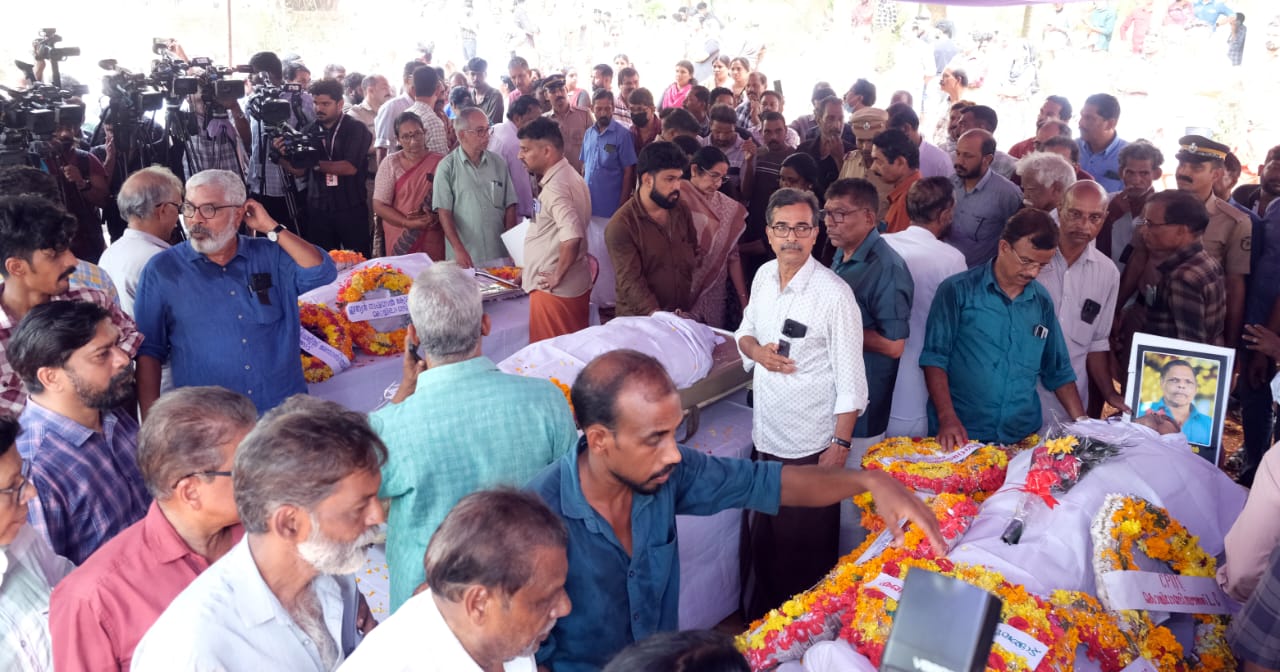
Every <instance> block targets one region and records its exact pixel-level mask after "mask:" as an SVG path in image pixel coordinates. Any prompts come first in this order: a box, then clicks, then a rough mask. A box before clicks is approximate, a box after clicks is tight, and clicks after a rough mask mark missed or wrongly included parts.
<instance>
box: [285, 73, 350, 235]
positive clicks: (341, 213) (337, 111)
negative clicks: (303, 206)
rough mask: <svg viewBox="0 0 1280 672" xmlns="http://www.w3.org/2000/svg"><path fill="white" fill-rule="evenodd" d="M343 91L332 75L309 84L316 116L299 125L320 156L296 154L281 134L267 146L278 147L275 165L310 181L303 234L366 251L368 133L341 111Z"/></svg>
mask: <svg viewBox="0 0 1280 672" xmlns="http://www.w3.org/2000/svg"><path fill="white" fill-rule="evenodd" d="M342 94H343V91H342V83H341V82H339V81H337V80H333V79H322V80H320V81H318V82H315V83H313V84H312V85H311V96H312V98H313V99H314V103H315V114H316V120H315V121H314V122H312V123H311V124H310V125H308V126H307V127H306V128H305V129H303V135H305V136H309V137H312V138H318V139H319V141H320V145H321V148H322V149H323V155H322V156H321V157H319V158H318V159H311V158H310V157H307V156H301V157H300V156H299V152H298V151H296V150H295V149H294V148H291V147H290V144H289V142H288V140H289V139H288V138H285V137H277V138H276V139H275V140H274V141H273V142H272V146H273V147H274V148H275V149H276V151H278V152H280V167H281V168H283V169H285V170H286V171H288V172H289V173H290V174H292V175H294V176H296V177H303V176H306V178H307V182H308V184H309V185H310V187H309V188H308V190H307V211H308V213H309V216H308V219H307V229H306V232H305V233H306V235H305V236H304V237H305V238H306V239H307V240H308V241H309V242H311V243H313V244H315V245H319V246H320V247H321V248H323V249H326V250H334V249H348V250H356V251H358V252H360V253H362V254H364V255H365V256H369V255H370V242H371V241H370V231H369V210H368V202H367V198H368V189H367V186H366V184H365V179H366V175H367V173H368V163H367V160H366V155H367V154H368V152H369V146H370V145H371V144H373V134H371V133H370V132H369V129H367V128H365V126H364V124H361V123H360V122H359V121H357V120H355V119H351V118H348V117H347V116H346V115H345V114H343V112H342V107H343V97H342Z"/></svg>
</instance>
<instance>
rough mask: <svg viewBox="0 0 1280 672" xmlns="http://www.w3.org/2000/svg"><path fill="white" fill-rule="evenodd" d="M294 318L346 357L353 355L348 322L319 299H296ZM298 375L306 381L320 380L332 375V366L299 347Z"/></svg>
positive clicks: (315, 381) (318, 381) (316, 381)
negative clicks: (300, 368) (317, 300)
mask: <svg viewBox="0 0 1280 672" xmlns="http://www.w3.org/2000/svg"><path fill="white" fill-rule="evenodd" d="M298 318H299V319H300V320H301V322H302V328H303V329H306V330H307V331H308V332H310V333H311V334H312V335H313V336H315V337H316V338H318V339H320V340H322V341H324V342H325V343H328V344H329V345H330V346H332V347H333V348H334V349H336V350H337V351H338V352H341V353H342V355H343V356H344V357H346V358H347V359H348V360H350V359H352V358H353V357H355V350H354V348H353V347H352V342H351V331H350V330H349V329H348V326H349V325H350V323H349V322H347V318H346V317H344V316H343V315H342V314H341V313H339V312H337V311H334V310H331V309H330V308H329V307H328V306H326V305H324V304H321V303H304V302H301V301H299V302H298ZM302 375H303V377H305V378H306V379H307V382H308V383H320V382H323V381H326V380H329V379H330V378H332V377H333V375H334V371H333V369H332V368H331V367H330V366H329V365H328V364H326V363H325V361H324V360H323V359H320V358H319V357H316V356H315V355H312V354H310V353H308V352H307V351H305V350H303V351H302Z"/></svg>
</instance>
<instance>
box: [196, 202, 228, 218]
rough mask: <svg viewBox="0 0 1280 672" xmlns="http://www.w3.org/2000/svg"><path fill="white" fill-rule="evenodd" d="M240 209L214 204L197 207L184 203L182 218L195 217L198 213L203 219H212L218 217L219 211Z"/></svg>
mask: <svg viewBox="0 0 1280 672" xmlns="http://www.w3.org/2000/svg"><path fill="white" fill-rule="evenodd" d="M238 207H240V206H239V205H214V204H212V203H205V204H204V205H195V204H194V203H183V204H182V216H183V217H195V216H196V213H197V212H198V213H200V216H201V217H204V218H205V219H212V218H214V217H217V216H218V211H219V210H225V209H227V208H238Z"/></svg>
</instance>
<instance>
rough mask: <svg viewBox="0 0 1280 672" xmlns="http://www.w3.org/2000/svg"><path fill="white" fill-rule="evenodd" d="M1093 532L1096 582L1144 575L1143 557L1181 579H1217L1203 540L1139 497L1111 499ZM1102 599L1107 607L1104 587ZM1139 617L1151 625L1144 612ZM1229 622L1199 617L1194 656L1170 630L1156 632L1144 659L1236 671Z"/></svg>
mask: <svg viewBox="0 0 1280 672" xmlns="http://www.w3.org/2000/svg"><path fill="white" fill-rule="evenodd" d="M1090 531H1091V534H1092V537H1093V548H1094V555H1093V564H1094V574H1095V575H1097V576H1098V577H1101V576H1102V575H1103V574H1106V573H1108V572H1113V571H1130V570H1138V569H1140V567H1139V565H1138V562H1137V554H1138V553H1139V552H1141V553H1142V554H1144V555H1146V556H1147V557H1149V558H1151V559H1152V560H1158V561H1160V562H1163V563H1165V564H1166V565H1168V566H1169V568H1170V569H1172V570H1173V571H1174V572H1175V573H1177V574H1179V575H1181V576H1199V577H1213V576H1215V575H1216V573H1217V561H1215V560H1214V558H1213V556H1211V555H1209V554H1208V553H1206V552H1205V551H1204V549H1203V548H1201V547H1200V540H1199V539H1197V538H1196V537H1195V536H1193V535H1192V534H1191V533H1190V532H1188V531H1187V529H1186V528H1185V527H1183V526H1182V523H1180V522H1178V521H1177V519H1175V518H1174V517H1173V516H1170V515H1169V512H1168V511H1166V510H1165V509H1163V508H1161V507H1158V506H1156V505H1155V504H1152V503H1151V502H1149V501H1147V500H1145V499H1142V498H1140V497H1129V496H1125V495H1109V496H1108V497H1107V499H1106V501H1105V502H1104V503H1103V505H1102V509H1101V510H1099V512H1098V515H1097V516H1096V517H1095V518H1094V521H1093V525H1092V527H1091V530H1090ZM1098 597H1099V601H1100V602H1101V603H1102V604H1104V605H1105V604H1107V595H1106V593H1105V589H1104V588H1103V584H1102V582H1101V581H1099V583H1098ZM1121 613H1124V612H1121ZM1140 613H1141V616H1142V617H1143V618H1145V619H1146V620H1147V622H1148V623H1149V622H1150V619H1149V618H1148V617H1147V615H1146V612H1140ZM1229 620H1230V619H1229V618H1228V617H1227V616H1223V615H1216V614H1196V615H1195V621H1196V624H1195V650H1194V651H1193V652H1192V653H1191V654H1190V655H1185V654H1184V653H1183V649H1182V645H1181V644H1179V643H1178V641H1177V639H1176V638H1175V637H1174V636H1173V633H1172V632H1170V631H1169V629H1168V628H1166V627H1163V626H1157V627H1152V628H1151V629H1150V632H1149V633H1148V635H1147V636H1146V637H1145V638H1144V639H1143V641H1142V649H1143V655H1144V656H1146V657H1147V659H1148V660H1150V661H1151V662H1152V663H1153V664H1155V666H1156V667H1157V668H1158V669H1160V670H1162V671H1164V670H1176V671H1179V672H1181V671H1182V670H1197V671H1206V672H1219V671H1222V670H1234V669H1235V659H1234V657H1233V656H1232V655H1231V648H1230V646H1228V644H1227V638H1226V630H1227V623H1228V621H1229Z"/></svg>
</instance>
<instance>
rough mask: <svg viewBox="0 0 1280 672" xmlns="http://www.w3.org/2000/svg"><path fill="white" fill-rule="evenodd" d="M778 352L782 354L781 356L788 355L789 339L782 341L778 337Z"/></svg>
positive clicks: (789, 348) (789, 351) (789, 349)
mask: <svg viewBox="0 0 1280 672" xmlns="http://www.w3.org/2000/svg"><path fill="white" fill-rule="evenodd" d="M778 354H779V355H782V356H783V357H790V356H791V341H784V340H782V339H778Z"/></svg>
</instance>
